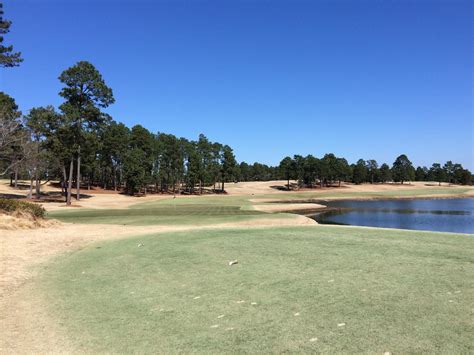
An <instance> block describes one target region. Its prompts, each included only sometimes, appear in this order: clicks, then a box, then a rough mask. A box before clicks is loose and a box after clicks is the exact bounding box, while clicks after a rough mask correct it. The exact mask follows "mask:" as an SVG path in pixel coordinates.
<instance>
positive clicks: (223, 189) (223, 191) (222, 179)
mask: <svg viewBox="0 0 474 355" xmlns="http://www.w3.org/2000/svg"><path fill="white" fill-rule="evenodd" d="M224 180H225V178H224V175H222V192H224Z"/></svg>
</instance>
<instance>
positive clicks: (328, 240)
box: [39, 226, 474, 354]
mask: <svg viewBox="0 0 474 355" xmlns="http://www.w3.org/2000/svg"><path fill="white" fill-rule="evenodd" d="M473 238H474V236H473V235H456V234H442V233H428V232H413V231H397V230H383V229H379V230H376V229H365V228H356V227H323V226H319V227H293V228H273V229H240V230H239V229H237V230H226V229H220V230H200V231H193V232H192V233H190V232H186V233H184V232H183V233H167V234H155V235H147V236H141V237H136V238H129V239H124V240H119V241H110V242H104V243H101V244H95V245H90V246H88V247H86V248H84V249H82V250H80V251H77V252H74V253H70V254H67V255H64V256H61V257H59V258H58V259H57V260H56V261H55V262H54V263H52V264H50V265H48V266H47V267H46V269H45V270H44V272H43V273H42V276H41V279H40V280H39V281H40V285H41V289H42V292H43V294H44V295H45V297H46V300H47V301H48V302H49V304H51V312H52V314H53V315H54V316H56V317H57V318H58V320H59V321H60V324H63V325H64V326H65V328H66V330H67V332H68V334H69V335H70V338H71V339H72V341H74V342H75V345H76V346H77V347H78V349H79V350H82V351H89V352H104V351H107V352H119V353H131V352H134V353H177V352H184V353H207V354H209V353H256V352H266V353H280V352H323V353H337V352H344V353H354V352H364V353H377V354H382V353H383V352H385V351H390V352H392V353H395V354H396V353H421V352H428V353H433V352H435V353H472V352H473V351H474V347H473V341H472V334H473V332H474V327H473V322H472V309H473V307H474V305H473V299H474V263H473V262H474V239H473ZM138 244H143V245H142V246H141V247H138ZM232 259H238V260H239V264H237V265H235V266H232V267H229V266H228V265H227V262H228V261H229V260H232ZM196 297H200V298H196ZM195 298H196V299H195ZM241 300H243V301H245V302H244V303H237V302H238V301H241ZM450 301H451V302H450ZM251 302H256V304H255V305H252V304H251ZM295 313H299V314H300V315H299V316H295V315H294V314H295ZM220 315H224V317H222V318H218V317H219V316H220ZM341 323H345V325H344V326H338V324H341ZM213 325H218V327H217V328H212V326H213ZM229 328H233V329H232V330H227V329H229ZM311 338H317V340H316V341H314V342H310V339H311Z"/></svg>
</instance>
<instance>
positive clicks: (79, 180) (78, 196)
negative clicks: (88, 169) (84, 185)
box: [76, 146, 81, 201]
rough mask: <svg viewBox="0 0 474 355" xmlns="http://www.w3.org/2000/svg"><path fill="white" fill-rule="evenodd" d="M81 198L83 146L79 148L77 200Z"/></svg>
mask: <svg viewBox="0 0 474 355" xmlns="http://www.w3.org/2000/svg"><path fill="white" fill-rule="evenodd" d="M80 199H81V146H79V147H78V148H77V191H76V200H78V201H79V200H80Z"/></svg>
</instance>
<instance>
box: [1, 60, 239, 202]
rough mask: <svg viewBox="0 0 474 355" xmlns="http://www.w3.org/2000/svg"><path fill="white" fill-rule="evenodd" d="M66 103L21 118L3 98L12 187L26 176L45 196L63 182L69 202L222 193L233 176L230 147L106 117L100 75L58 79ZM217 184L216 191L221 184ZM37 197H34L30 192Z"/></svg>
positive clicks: (86, 66)
mask: <svg viewBox="0 0 474 355" xmlns="http://www.w3.org/2000/svg"><path fill="white" fill-rule="evenodd" d="M59 80H60V81H61V83H62V84H63V85H64V86H63V88H62V90H61V91H60V93H59V95H60V96H61V97H63V98H64V102H63V103H62V104H61V105H60V106H59V109H58V110H57V109H55V108H54V107H53V106H45V107H35V108H32V109H31V110H30V111H29V112H28V114H26V115H22V114H21V112H20V111H19V110H18V107H17V105H16V104H15V101H14V99H13V98H11V97H9V96H8V95H6V94H5V93H0V104H1V106H0V107H1V108H2V110H1V113H0V116H1V121H0V122H2V127H8V128H7V129H2V130H1V131H2V132H3V133H5V134H4V135H5V137H6V139H2V140H1V156H0V159H1V163H2V169H3V173H4V174H5V173H7V172H10V176H11V181H12V184H13V185H15V184H16V181H17V179H18V176H27V177H28V178H29V180H30V182H31V183H30V191H32V190H33V186H34V187H35V189H36V195H37V196H39V195H40V189H41V181H44V180H47V181H48V180H53V179H59V180H60V182H61V187H62V190H63V193H64V195H65V197H66V202H67V203H68V204H70V203H71V197H72V192H73V189H75V197H76V199H78V200H79V199H80V197H81V195H80V190H81V188H85V186H87V188H90V187H91V186H101V187H103V188H113V189H114V190H119V189H120V190H121V189H124V190H125V191H126V192H127V193H129V194H135V193H137V192H141V193H144V194H146V193H147V190H148V191H150V190H152V191H153V192H173V193H177V192H181V193H195V192H199V193H203V192H204V188H205V187H209V186H212V191H214V192H218V191H224V187H225V182H227V181H233V180H234V179H235V176H236V173H235V171H236V167H237V164H236V160H235V156H234V153H233V150H232V148H231V147H229V146H228V145H225V144H221V143H218V142H211V141H210V140H209V139H207V138H206V136H204V135H203V134H201V135H199V137H198V139H197V140H195V141H194V140H187V139H185V138H178V137H176V136H174V135H172V134H166V133H160V132H159V133H156V134H155V133H152V132H150V131H149V130H148V129H146V128H145V127H143V126H141V125H135V126H133V127H132V128H131V129H129V128H128V127H127V126H125V125H124V124H123V123H119V122H116V121H114V120H113V119H112V117H110V116H109V115H108V114H106V113H104V112H103V110H102V109H103V108H106V107H107V106H109V105H110V104H112V103H113V102H114V97H113V92H112V89H111V88H109V87H108V86H107V85H106V83H105V81H104V80H103V78H102V76H101V75H100V73H99V72H98V71H97V69H96V68H95V67H94V66H93V65H92V64H91V63H88V62H84V61H82V62H79V63H77V64H76V65H74V66H72V67H71V68H68V69H66V70H65V71H64V72H63V73H61V75H60V76H59ZM218 183H219V188H217V184H218ZM30 195H32V192H30Z"/></svg>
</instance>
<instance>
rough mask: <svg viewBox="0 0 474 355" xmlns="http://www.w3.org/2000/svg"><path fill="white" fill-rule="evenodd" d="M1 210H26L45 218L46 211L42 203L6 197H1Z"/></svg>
mask: <svg viewBox="0 0 474 355" xmlns="http://www.w3.org/2000/svg"><path fill="white" fill-rule="evenodd" d="M0 211H4V212H7V213H13V212H24V213H28V214H30V215H32V216H34V217H37V218H43V217H44V214H45V212H46V211H45V209H44V208H43V207H41V206H40V205H36V204H34V203H30V202H25V201H18V200H12V199H6V198H0Z"/></svg>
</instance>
